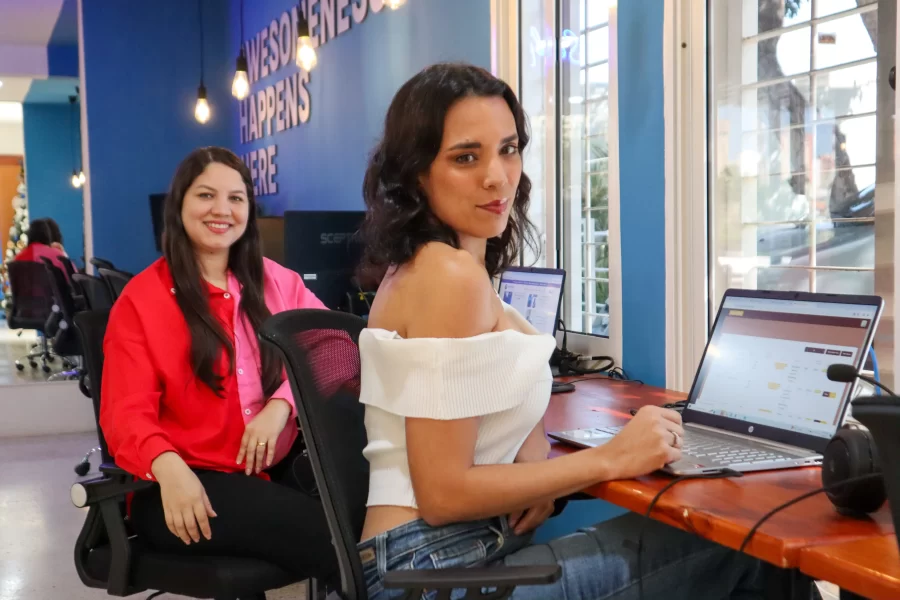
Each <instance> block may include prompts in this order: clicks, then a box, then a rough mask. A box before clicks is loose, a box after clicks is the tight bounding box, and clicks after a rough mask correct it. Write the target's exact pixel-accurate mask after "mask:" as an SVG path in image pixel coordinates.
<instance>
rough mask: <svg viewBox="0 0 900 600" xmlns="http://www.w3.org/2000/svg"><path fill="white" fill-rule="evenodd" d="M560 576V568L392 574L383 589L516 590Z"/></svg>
mask: <svg viewBox="0 0 900 600" xmlns="http://www.w3.org/2000/svg"><path fill="white" fill-rule="evenodd" d="M561 574H562V570H561V569H560V567H559V565H557V564H552V565H530V566H527V567H502V566H498V567H476V568H470V569H466V568H461V569H417V570H410V571H389V572H388V573H385V575H384V587H385V588H387V589H429V590H445V589H454V588H455V589H478V590H480V589H481V588H514V587H516V586H519V585H546V584H548V583H553V582H554V581H556V580H557V579H559V577H560V575H561Z"/></svg>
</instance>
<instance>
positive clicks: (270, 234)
mask: <svg viewBox="0 0 900 600" xmlns="http://www.w3.org/2000/svg"><path fill="white" fill-rule="evenodd" d="M256 225H257V227H258V228H259V241H260V243H261V244H262V254H263V256H265V257H266V258H269V259H271V260H274V261H275V262H277V263H278V264H279V265H284V218H283V217H256Z"/></svg>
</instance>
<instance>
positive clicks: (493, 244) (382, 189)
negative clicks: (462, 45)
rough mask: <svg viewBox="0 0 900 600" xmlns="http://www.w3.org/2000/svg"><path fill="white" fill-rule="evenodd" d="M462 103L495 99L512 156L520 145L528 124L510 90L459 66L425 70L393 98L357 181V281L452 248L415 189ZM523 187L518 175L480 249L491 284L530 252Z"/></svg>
mask: <svg viewBox="0 0 900 600" xmlns="http://www.w3.org/2000/svg"><path fill="white" fill-rule="evenodd" d="M469 96H480V97H491V96H496V97H499V98H503V100H505V101H506V104H507V105H508V106H509V109H510V110H511V111H512V114H513V117H514V119H515V122H516V133H517V134H518V136H519V151H520V152H521V151H523V150H524V149H525V147H526V146H527V145H528V139H529V132H528V122H527V118H526V116H525V111H524V110H523V109H522V105H521V104H520V103H519V100H518V99H517V98H516V95H515V93H514V92H513V91H512V89H511V88H510V87H509V86H508V85H507V84H506V83H505V82H504V81H502V80H500V79H498V78H496V77H494V76H493V75H491V74H490V73H489V72H488V71H486V70H484V69H482V68H480V67H475V66H472V65H467V64H458V63H440V64H436V65H432V66H430V67H427V68H426V69H424V70H423V71H421V72H420V73H418V74H417V75H415V76H414V77H413V78H412V79H410V80H409V81H407V82H406V83H405V84H403V87H401V88H400V90H399V91H398V92H397V94H396V95H395V96H394V99H393V100H392V101H391V105H390V107H389V108H388V111H387V116H386V117H385V122H384V135H383V137H382V140H381V142H379V144H378V145H377V146H376V147H375V149H374V151H373V152H372V155H371V158H370V159H369V166H368V169H367V170H366V176H365V180H364V182H363V196H364V198H365V201H366V207H367V208H368V211H367V213H366V219H365V222H364V224H363V227H362V230H361V238H362V241H363V243H364V244H365V251H364V253H363V260H362V263H361V265H360V273H359V275H360V279H361V280H362V281H363V282H365V283H366V284H367V285H372V286H374V285H377V284H378V283H380V281H381V279H382V278H383V277H384V274H385V272H386V271H387V269H388V268H389V267H390V266H392V265H402V264H404V263H406V262H408V261H409V260H411V259H412V258H413V256H415V254H416V252H417V251H418V250H419V249H420V248H421V247H422V246H424V245H425V244H427V243H429V242H443V243H445V244H448V245H450V246H453V247H454V248H459V237H458V236H457V234H456V232H455V231H454V230H453V229H451V228H450V227H449V226H448V225H447V224H446V223H444V222H442V221H441V220H440V219H438V217H437V216H436V215H435V214H434V212H432V210H431V208H430V207H429V206H428V198H427V197H426V195H425V192H424V190H423V189H422V186H421V185H420V183H419V178H420V176H421V175H422V174H423V173H425V172H427V171H428V169H429V168H430V167H431V164H432V163H433V162H434V159H435V158H436V157H437V154H438V151H439V150H440V147H441V140H442V139H443V136H444V121H445V120H446V117H447V112H448V111H449V110H450V108H451V107H452V106H453V105H454V104H455V103H456V102H458V101H459V100H461V99H463V98H466V97H469ZM530 193H531V180H530V179H529V178H528V176H527V175H526V174H525V173H524V172H523V173H522V177H521V179H520V180H519V187H518V189H517V190H516V195H515V199H514V201H513V209H512V214H511V215H510V218H509V224H508V225H507V227H506V230H505V231H504V232H503V233H502V234H501V235H500V236H499V237H495V238H491V239H489V240H488V242H487V252H486V254H485V267H486V268H487V272H488V274H489V275H490V276H491V277H493V276H495V275H497V274H498V273H500V272H501V271H503V270H504V269H506V268H507V267H509V266H510V265H512V264H513V263H514V262H515V261H516V260H517V259H518V256H519V251H520V248H521V246H522V245H528V246H529V247H530V248H532V249H534V250H535V251H536V250H537V244H536V236H535V229H534V226H533V225H532V224H531V221H529V220H528V204H529V202H530Z"/></svg>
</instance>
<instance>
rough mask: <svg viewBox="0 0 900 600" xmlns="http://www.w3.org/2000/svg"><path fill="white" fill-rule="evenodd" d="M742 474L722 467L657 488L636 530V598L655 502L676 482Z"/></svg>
mask: <svg viewBox="0 0 900 600" xmlns="http://www.w3.org/2000/svg"><path fill="white" fill-rule="evenodd" d="M743 476H744V474H743V473H741V472H740V471H735V470H734V469H722V470H721V471H717V472H715V473H699V474H697V475H682V476H680V477H676V478H675V479H673V480H672V481H670V482H669V483H667V484H666V485H664V486H663V488H662V489H661V490H659V491H658V492H657V493H656V495H655V496H653V500H651V501H650V506H648V507H647V511H646V512H645V513H644V520H643V521H642V522H641V528H640V530H638V540H637V578H638V598H643V597H644V577H643V573H642V571H643V569H642V566H641V558H642V557H641V552H642V551H643V549H644V527H645V526H646V524H647V521H648V520H649V519H650V513H652V512H653V509H654V507H655V506H656V503H657V502H658V501H659V499H660V498H661V497H662V495H663V494H665V493H666V492H667V491H669V489H670V488H671V487H672V486H674V485H675V484H677V483H681V482H682V481H690V480H692V479H725V478H727V477H743Z"/></svg>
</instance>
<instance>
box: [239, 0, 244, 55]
mask: <svg viewBox="0 0 900 600" xmlns="http://www.w3.org/2000/svg"><path fill="white" fill-rule="evenodd" d="M240 21H241V40H240V43H239V44H238V45H239V46H240V48H239V50H238V54H243V53H244V0H241V18H240Z"/></svg>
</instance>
